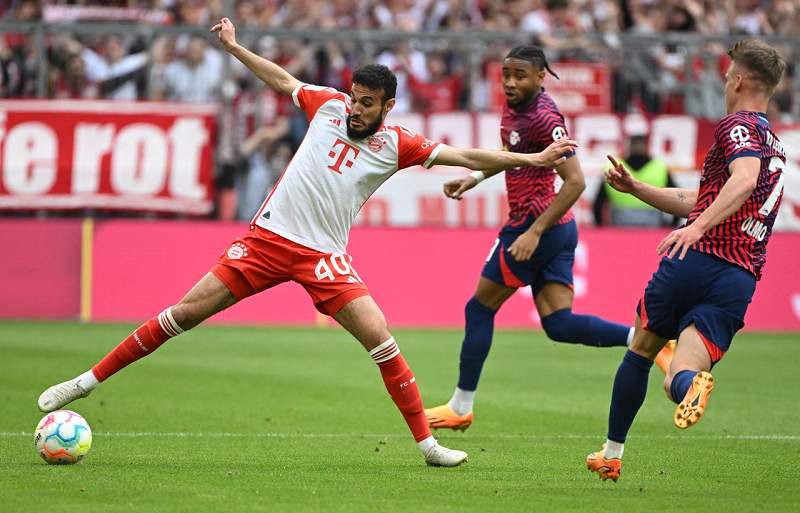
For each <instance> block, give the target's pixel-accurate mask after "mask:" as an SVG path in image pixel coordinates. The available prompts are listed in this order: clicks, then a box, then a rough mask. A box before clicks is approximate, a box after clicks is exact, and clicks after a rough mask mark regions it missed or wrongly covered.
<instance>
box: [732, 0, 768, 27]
mask: <svg viewBox="0 0 800 513" xmlns="http://www.w3.org/2000/svg"><path fill="white" fill-rule="evenodd" d="M732 6H733V7H732V9H731V12H730V17H731V32H732V33H734V34H748V35H758V34H769V33H771V32H772V27H770V25H769V21H768V20H767V15H766V13H765V12H764V10H763V9H762V8H761V2H760V0H734V1H733V3H732Z"/></svg>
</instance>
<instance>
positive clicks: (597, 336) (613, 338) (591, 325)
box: [542, 308, 631, 347]
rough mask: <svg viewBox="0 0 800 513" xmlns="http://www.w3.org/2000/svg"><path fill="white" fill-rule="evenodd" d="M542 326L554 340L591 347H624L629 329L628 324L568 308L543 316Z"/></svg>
mask: <svg viewBox="0 0 800 513" xmlns="http://www.w3.org/2000/svg"><path fill="white" fill-rule="evenodd" d="M542 328H544V331H545V333H547V336H548V337H550V339H551V340H555V341H556V342H568V343H570V344H583V345H585V346H593V347H612V346H622V347H625V346H626V345H627V342H628V334H629V333H630V331H631V328H630V326H623V325H622V324H617V323H615V322H608V321H604V320H603V319H601V318H599V317H595V316H593V315H579V314H574V313H572V309H570V308H564V309H563V310H559V311H557V312H553V313H551V314H550V315H548V316H546V317H543V318H542Z"/></svg>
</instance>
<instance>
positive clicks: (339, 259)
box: [211, 226, 369, 317]
mask: <svg viewBox="0 0 800 513" xmlns="http://www.w3.org/2000/svg"><path fill="white" fill-rule="evenodd" d="M352 261H353V257H351V256H350V255H347V254H341V253H320V252H319V251H316V250H313V249H310V248H307V247H305V246H301V245H300V244H297V243H296V242H292V241H290V240H289V239H286V238H284V237H281V236H280V235H278V234H277V233H273V232H271V231H269V230H265V229H264V228H261V227H260V226H256V227H255V228H254V229H252V230H250V232H249V233H248V234H247V235H245V236H244V237H240V238H237V239H236V240H235V241H233V243H232V244H231V245H230V246H228V248H227V249H226V250H225V251H224V252H223V253H222V256H220V258H219V262H217V264H216V265H215V266H214V267H213V268H212V269H211V272H212V273H214V276H216V277H217V278H219V279H220V280H221V281H222V283H224V284H225V286H226V287H228V289H229V290H230V291H231V293H233V295H234V296H235V297H236V299H237V300H239V301H241V300H242V299H244V298H246V297H248V296H252V295H253V294H257V293H259V292H261V291H262V290H267V289H269V288H272V287H274V286H275V285H279V284H281V283H283V282H285V281H290V280H291V281H296V282H297V283H299V284H300V285H302V286H303V288H304V289H306V292H308V294H309V295H310V296H311V299H312V300H313V301H314V306H316V307H317V310H319V311H320V312H322V313H324V314H326V315H330V316H331V317H333V316H335V315H336V314H337V313H338V312H339V310H341V309H342V307H343V306H344V305H346V304H347V303H349V302H350V301H352V300H354V299H355V298H357V297H361V296H367V295H369V289H367V286H366V285H364V282H363V281H361V278H360V277H359V276H358V273H356V270H355V269H353V266H352V265H351V263H352Z"/></svg>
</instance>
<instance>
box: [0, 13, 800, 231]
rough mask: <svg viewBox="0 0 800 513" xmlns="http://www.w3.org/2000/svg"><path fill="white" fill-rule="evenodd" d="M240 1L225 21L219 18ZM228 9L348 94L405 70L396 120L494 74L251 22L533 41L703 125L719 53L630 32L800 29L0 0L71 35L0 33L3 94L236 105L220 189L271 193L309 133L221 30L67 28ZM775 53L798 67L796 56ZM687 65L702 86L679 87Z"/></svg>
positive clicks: (725, 19)
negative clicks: (369, 63) (213, 33)
mask: <svg viewBox="0 0 800 513" xmlns="http://www.w3.org/2000/svg"><path fill="white" fill-rule="evenodd" d="M231 6H232V7H233V9H232V12H225V9H226V8H230V7H231ZM222 16H228V17H230V18H231V19H232V20H233V21H234V23H235V24H236V26H237V32H238V33H240V34H241V36H240V42H241V43H242V44H245V45H247V46H249V47H250V48H251V49H252V50H254V51H256V52H257V53H259V54H260V55H263V56H264V57H267V58H269V59H271V60H273V61H275V62H277V63H278V64H280V65H281V66H284V67H286V68H287V69H288V70H289V71H290V72H291V73H292V74H294V75H295V76H297V77H298V78H300V79H301V80H304V81H308V82H313V83H318V84H325V85H330V86H333V87H336V88H339V89H344V90H347V89H349V76H350V73H351V72H352V70H353V69H355V68H357V67H358V66H360V65H361V64H363V61H364V60H366V59H367V58H372V59H373V60H377V62H380V63H382V64H385V65H387V66H389V67H391V68H392V69H393V70H394V71H395V72H396V74H397V76H398V95H397V106H396V108H395V109H396V110H397V111H399V112H403V111H420V112H440V111H450V110H458V109H473V110H476V109H477V110H480V109H486V108H488V100H487V98H486V97H487V93H486V89H487V88H486V83H485V82H486V80H487V78H486V74H485V71H486V70H485V66H484V67H481V66H480V65H478V72H477V73H475V72H474V71H475V70H474V69H472V68H470V67H469V66H471V65H474V59H473V57H474V56H473V55H471V52H472V48H471V47H468V46H463V45H462V46H459V45H458V44H455V45H450V44H449V43H435V44H431V43H430V40H428V43H426V44H420V42H419V41H417V40H415V39H414V37H413V35H412V36H410V37H409V38H407V39H406V40H405V41H404V42H403V43H392V44H387V45H385V46H384V47H381V46H377V48H375V53H374V54H373V55H371V56H366V55H365V54H364V51H363V50H364V49H363V48H362V46H361V45H359V43H358V42H357V41H347V40H330V41H324V42H316V43H310V42H308V41H302V40H300V39H285V40H284V39H281V40H279V39H276V38H275V37H272V36H260V37H248V35H247V29H248V28H258V29H268V28H281V29H285V28H297V29H317V30H330V29H336V28H350V29H380V30H389V29H391V30H397V31H408V32H410V33H413V32H424V33H429V32H431V31H437V30H450V31H464V32H469V31H476V30H481V31H494V32H498V33H499V32H504V33H515V34H527V35H529V41H532V42H535V43H537V44H539V45H541V46H543V47H544V48H545V49H546V52H547V55H548V59H549V60H550V61H551V63H556V65H554V67H555V68H556V70H557V63H558V62H559V61H597V62H609V63H610V64H611V66H612V70H613V91H614V96H613V97H614V102H613V107H614V109H615V110H617V111H618V112H630V111H642V112H646V113H681V112H688V113H691V114H694V115H699V116H704V117H708V118H718V117H719V116H721V115H723V114H724V105H721V104H720V102H719V100H718V98H719V97H720V93H721V91H722V87H723V79H722V75H723V74H724V70H725V69H726V67H727V63H728V61H727V57H726V55H725V51H726V50H727V47H726V46H725V45H723V44H721V43H706V44H703V45H702V47H701V48H699V51H697V52H695V53H693V54H691V55H688V54H687V52H686V51H685V48H684V47H681V46H680V45H675V44H665V43H659V42H658V41H655V42H654V43H653V44H649V45H647V46H637V47H636V48H630V47H629V46H626V45H625V44H624V42H623V41H624V39H625V37H626V36H627V35H642V36H655V35H659V34H663V33H682V34H697V35H709V36H717V35H739V34H741V35H751V36H756V35H770V36H773V35H777V36H780V35H787V36H791V35H795V34H798V33H800V0H716V1H715V0H116V1H114V0H111V1H102V2H101V1H90V0H0V21H2V22H12V23H14V22H37V21H44V22H45V23H48V24H53V25H57V26H63V28H64V31H63V32H58V33H55V32H52V31H50V32H48V34H49V35H48V36H47V40H46V46H47V48H46V51H45V52H41V51H40V49H39V48H37V47H36V44H37V43H36V39H35V38H34V37H32V36H31V35H30V34H24V33H23V34H18V33H13V32H9V31H8V30H6V32H5V33H3V32H2V31H0V97H37V96H41V95H42V89H43V86H44V95H45V96H47V97H51V98H109V99H115V100H168V101H179V102H181V101H182V102H206V101H219V100H226V101H227V103H228V104H229V105H232V106H233V107H232V108H231V109H227V110H226V111H225V114H224V115H223V116H222V117H221V119H220V126H222V127H223V130H221V131H220V133H222V134H228V137H225V138H224V139H223V140H220V142H219V145H218V146H219V150H218V159H219V171H218V176H219V185H220V186H221V188H222V190H223V191H224V190H228V191H233V190H234V188H235V187H237V184H240V183H241V180H240V179H239V178H237V177H240V176H242V175H246V176H248V177H249V178H248V180H250V179H253V180H256V181H257V182H258V183H259V184H261V183H262V182H263V183H264V184H267V186H268V185H269V184H270V183H271V182H272V181H273V180H274V179H275V176H277V173H278V172H279V171H274V170H282V166H283V163H284V162H285V161H286V159H287V158H289V157H290V156H291V154H292V152H293V150H294V148H296V146H297V144H299V141H300V140H301V139H302V136H303V133H304V130H305V126H304V119H303V117H302V116H298V115H297V111H296V110H295V109H294V108H293V107H292V105H291V100H290V99H287V98H282V97H278V96H277V95H275V94H274V92H272V91H271V90H269V89H266V88H264V87H263V86H262V85H261V84H260V83H259V82H258V80H255V79H254V77H253V75H252V74H251V73H249V72H248V71H247V70H246V69H244V67H243V66H241V65H240V64H239V63H238V62H237V61H235V60H234V61H233V62H232V63H230V64H229V65H230V66H231V68H230V70H229V71H230V72H229V73H227V74H226V73H224V71H225V70H226V69H227V68H226V67H225V61H224V55H223V52H222V51H221V49H220V48H219V45H217V44H216V41H215V40H214V39H213V37H210V36H209V37H202V36H197V35H194V36H192V35H181V36H171V35H170V36H167V35H156V36H155V37H150V38H145V37H143V36H132V35H130V34H132V32H127V33H125V34H124V35H99V34H93V35H80V36H78V35H75V34H72V33H70V32H69V23H71V22H75V21H84V22H92V21H117V22H120V23H139V24H141V23H151V24H154V25H187V26H195V27H210V26H211V25H212V24H213V23H214V22H216V21H217V20H218V19H219V18H220V17H222ZM153 33H154V34H158V31H157V30H155V31H154V32H153ZM262 33H263V31H262ZM508 48H509V47H508V46H503V45H495V44H487V45H486V48H484V50H483V55H482V56H481V58H482V59H483V60H484V62H487V63H488V62H492V61H495V62H496V61H499V60H500V59H501V58H502V56H503V55H504V54H505V52H507V50H508ZM780 50H781V51H782V52H783V53H784V57H785V59H786V61H787V62H788V63H792V62H794V55H793V52H796V51H798V50H797V48H792V46H791V45H784V46H780ZM42 59H45V61H46V62H44V63H43V62H41V60H42ZM687 59H689V60H688V61H687ZM470 63H472V64H470ZM43 70H44V71H43ZM687 70H688V72H689V73H691V79H692V80H690V81H689V82H691V84H692V86H693V89H689V88H688V87H685V84H686V83H687V80H686V78H687V77H686V74H687ZM43 73H44V76H41V75H42V74H43ZM794 75H795V72H794V70H793V69H792V67H791V65H790V68H789V69H788V70H787V73H786V77H785V79H784V81H783V82H782V83H781V84H780V86H779V89H778V91H777V93H776V95H775V97H774V101H773V102H772V103H771V107H770V108H771V109H773V112H770V115H771V116H773V118H777V119H781V118H787V117H788V116H789V113H790V112H792V108H793V106H792V104H791V103H792V92H793V87H792V78H793V76H794ZM253 170H256V171H255V172H254V171H253ZM253 177H255V178H253ZM249 186H250V184H249V183H246V184H245V185H244V186H242V190H249V189H247V187H249ZM258 187H259V190H260V189H261V185H259V186H258ZM245 196H246V195H245V194H238V195H236V194H233V193H231V198H234V197H237V198H239V200H238V202H239V206H238V207H236V206H234V205H233V203H235V202H233V200H232V199H231V200H230V201H228V200H226V199H225V198H224V197H223V198H221V199H220V209H221V210H222V211H224V213H223V214H222V215H223V217H233V216H234V215H236V214H235V212H236V211H237V210H238V211H239V212H240V213H239V216H241V217H247V215H248V214H249V211H250V210H251V209H253V208H254V207H253V205H252V204H251V203H257V202H260V201H261V198H262V195H261V193H260V192H259V194H257V195H254V198H255V196H257V198H255V199H252V200H247V199H246V198H245ZM232 202H233V203H232ZM255 208H257V206H256V207H255Z"/></svg>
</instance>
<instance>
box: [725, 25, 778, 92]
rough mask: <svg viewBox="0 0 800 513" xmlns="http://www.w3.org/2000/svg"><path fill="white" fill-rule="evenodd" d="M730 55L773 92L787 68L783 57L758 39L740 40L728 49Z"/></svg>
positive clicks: (738, 64) (736, 62)
mask: <svg viewBox="0 0 800 513" xmlns="http://www.w3.org/2000/svg"><path fill="white" fill-rule="evenodd" d="M728 56H730V58H731V60H732V61H733V62H734V63H735V64H736V65H737V66H741V67H743V68H745V69H746V70H747V71H749V72H750V74H751V75H752V77H753V78H754V79H755V80H757V81H758V82H760V83H761V84H762V85H763V86H764V88H765V89H766V90H767V91H768V92H769V93H770V94H772V92H773V91H775V88H776V87H778V83H779V82H780V81H781V77H782V76H783V72H784V71H785V70H786V62H784V60H783V57H781V55H780V54H779V53H778V51H777V50H775V49H774V48H773V47H771V46H770V45H768V44H766V43H764V42H762V41H759V40H757V39H746V40H744V41H739V42H738V43H736V44H735V45H733V47H732V48H731V49H730V50H728Z"/></svg>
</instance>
